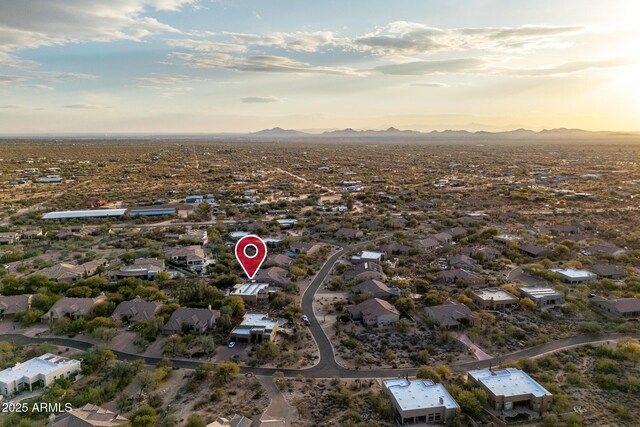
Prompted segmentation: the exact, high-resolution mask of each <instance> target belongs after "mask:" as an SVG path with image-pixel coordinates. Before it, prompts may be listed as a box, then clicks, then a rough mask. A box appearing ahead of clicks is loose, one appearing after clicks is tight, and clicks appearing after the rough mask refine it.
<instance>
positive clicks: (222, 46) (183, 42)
mask: <svg viewBox="0 0 640 427" xmlns="http://www.w3.org/2000/svg"><path fill="white" fill-rule="evenodd" d="M167 44H168V45H169V46H171V47H177V48H184V49H189V50H193V51H195V52H237V53H239V52H244V51H246V50H247V47H246V46H243V45H241V44H234V43H222V42H216V41H210V40H193V39H171V40H167Z"/></svg>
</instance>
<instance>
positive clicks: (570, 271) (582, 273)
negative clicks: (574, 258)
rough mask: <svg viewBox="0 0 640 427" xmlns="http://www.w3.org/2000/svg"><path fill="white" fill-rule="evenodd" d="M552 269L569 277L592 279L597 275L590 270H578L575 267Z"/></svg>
mask: <svg viewBox="0 0 640 427" xmlns="http://www.w3.org/2000/svg"><path fill="white" fill-rule="evenodd" d="M551 271H553V272H554V273H558V274H560V275H561V276H564V277H566V278H568V279H591V278H594V277H596V275H595V274H594V273H592V272H590V271H587V270H577V269H575V268H552V269H551Z"/></svg>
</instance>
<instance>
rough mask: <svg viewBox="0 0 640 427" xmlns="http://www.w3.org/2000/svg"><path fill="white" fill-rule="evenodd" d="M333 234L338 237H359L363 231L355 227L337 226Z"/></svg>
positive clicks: (362, 234)
mask: <svg viewBox="0 0 640 427" xmlns="http://www.w3.org/2000/svg"><path fill="white" fill-rule="evenodd" d="M333 236H334V237H336V238H338V239H360V238H362V236H364V233H363V232H362V231H360V230H356V229H355V228H346V227H343V228H339V229H338V230H336V232H335V233H333Z"/></svg>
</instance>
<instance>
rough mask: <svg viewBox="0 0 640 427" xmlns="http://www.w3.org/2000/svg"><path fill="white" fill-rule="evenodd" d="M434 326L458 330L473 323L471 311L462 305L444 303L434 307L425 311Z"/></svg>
mask: <svg viewBox="0 0 640 427" xmlns="http://www.w3.org/2000/svg"><path fill="white" fill-rule="evenodd" d="M425 312H426V313H427V316H429V317H430V318H431V319H432V320H433V321H434V322H435V324H436V325H438V326H442V327H445V328H447V329H450V328H459V327H460V326H461V325H463V324H471V323H473V315H472V314H471V309H469V307H467V306H466V305H464V304H457V303H454V302H451V301H445V303H444V304H442V305H435V306H433V307H427V308H426V309H425Z"/></svg>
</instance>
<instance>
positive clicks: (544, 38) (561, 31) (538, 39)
mask: <svg viewBox="0 0 640 427" xmlns="http://www.w3.org/2000/svg"><path fill="white" fill-rule="evenodd" d="M585 29H586V28H585V27H582V26H541V25H538V26H536V25H525V26H522V27H498V28H491V27H485V28H453V29H442V28H435V27H430V26H428V25H425V24H421V23H416V22H406V21H396V22H392V23H390V24H388V25H386V26H384V27H382V28H379V29H377V30H376V31H374V32H372V33H369V34H366V35H363V36H359V37H354V38H352V39H351V40H350V41H348V42H347V45H346V47H351V48H352V49H355V50H360V51H366V52H371V53H374V54H377V55H382V56H398V55H416V54H430V53H436V52H443V51H460V50H470V49H480V50H490V51H504V50H528V49H534V48H541V47H562V46H566V43H561V42H560V40H561V39H562V38H564V37H567V36H570V35H573V34H577V33H579V32H582V31H585ZM342 40H344V39H342Z"/></svg>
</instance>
